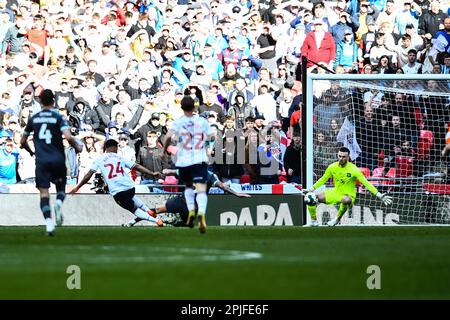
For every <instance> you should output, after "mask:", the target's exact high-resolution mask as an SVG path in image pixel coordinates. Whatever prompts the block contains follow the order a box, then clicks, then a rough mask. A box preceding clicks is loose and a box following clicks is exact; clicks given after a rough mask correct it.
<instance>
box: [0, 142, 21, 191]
mask: <svg viewBox="0 0 450 320" xmlns="http://www.w3.org/2000/svg"><path fill="white" fill-rule="evenodd" d="M13 150H14V143H13V141H12V139H11V138H6V140H5V143H4V145H3V146H2V147H1V148H0V185H1V184H14V183H16V182H17V179H16V168H17V154H14V153H13Z"/></svg>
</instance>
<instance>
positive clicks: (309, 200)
mask: <svg viewBox="0 0 450 320" xmlns="http://www.w3.org/2000/svg"><path fill="white" fill-rule="evenodd" d="M305 203H306V205H308V206H314V205H316V204H317V196H316V194H315V193H314V192H308V193H307V194H305Z"/></svg>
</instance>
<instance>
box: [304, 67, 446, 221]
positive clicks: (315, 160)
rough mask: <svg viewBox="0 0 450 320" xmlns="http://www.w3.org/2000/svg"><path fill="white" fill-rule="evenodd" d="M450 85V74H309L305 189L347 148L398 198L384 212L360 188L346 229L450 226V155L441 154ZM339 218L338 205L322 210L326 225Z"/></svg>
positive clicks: (319, 214) (378, 183) (382, 187)
mask: <svg viewBox="0 0 450 320" xmlns="http://www.w3.org/2000/svg"><path fill="white" fill-rule="evenodd" d="M449 80H450V77H449V76H448V75H426V76H425V75H403V74H402V75H357V76H355V75H327V74H323V75H312V74H311V75H308V82H307V106H308V107H307V122H306V128H307V141H308V144H307V148H308V149H307V167H308V168H307V172H308V177H307V181H308V182H307V186H308V187H309V186H311V185H312V184H313V183H315V182H316V181H317V180H318V179H319V178H320V177H321V176H322V175H323V173H324V171H325V169H326V168H327V166H328V165H329V164H331V163H332V162H335V161H337V156H336V155H337V151H338V149H339V147H341V146H346V147H348V148H349V149H350V151H351V154H350V155H351V160H352V162H353V163H355V164H356V165H357V166H358V167H359V168H360V170H361V171H362V172H363V173H364V175H365V176H366V177H367V178H368V180H369V181H370V182H371V183H373V184H374V185H375V186H376V187H377V188H378V190H379V191H380V192H388V193H389V194H390V195H391V196H392V197H393V200H394V203H393V205H391V206H390V207H386V206H384V205H382V204H381V201H379V200H378V199H377V198H376V197H374V196H373V195H371V194H370V193H369V192H367V190H365V188H364V187H363V186H361V185H357V200H356V202H355V205H354V206H353V207H352V208H350V209H349V211H348V212H347V213H346V214H345V215H344V216H343V218H342V220H341V224H342V225H346V224H347V225H359V224H368V225H372V224H383V225H388V224H450V178H449V176H448V175H447V173H448V172H447V171H448V169H449V167H448V165H449V162H450V158H449V157H447V158H443V157H442V156H441V151H442V149H443V148H444V146H445V143H446V142H445V138H446V134H447V132H448V130H449V129H448V127H449V123H450V81H449ZM449 132H450V131H449ZM325 187H326V188H331V187H333V182H332V181H329V182H328V184H327V186H325ZM336 214H337V206H329V205H324V204H320V205H319V206H318V207H317V218H318V220H319V223H321V224H325V223H326V222H327V221H328V220H329V219H332V218H334V217H335V216H336ZM308 219H309V217H308Z"/></svg>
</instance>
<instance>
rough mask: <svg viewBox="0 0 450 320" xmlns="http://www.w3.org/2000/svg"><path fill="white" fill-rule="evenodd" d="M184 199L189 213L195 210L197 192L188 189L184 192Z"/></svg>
mask: <svg viewBox="0 0 450 320" xmlns="http://www.w3.org/2000/svg"><path fill="white" fill-rule="evenodd" d="M184 197H185V198H186V205H187V207H188V210H189V211H194V210H195V192H194V189H191V188H186V189H185V190H184Z"/></svg>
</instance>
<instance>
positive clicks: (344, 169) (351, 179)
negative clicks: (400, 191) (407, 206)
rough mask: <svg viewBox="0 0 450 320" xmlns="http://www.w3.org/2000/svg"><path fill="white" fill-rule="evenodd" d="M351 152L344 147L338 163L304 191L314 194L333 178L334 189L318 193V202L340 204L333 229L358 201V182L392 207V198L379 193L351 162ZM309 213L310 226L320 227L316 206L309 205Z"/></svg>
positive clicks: (331, 224)
mask: <svg viewBox="0 0 450 320" xmlns="http://www.w3.org/2000/svg"><path fill="white" fill-rule="evenodd" d="M349 155H350V150H349V149H348V148H345V147H342V148H340V149H339V152H338V161H337V162H334V163H332V164H330V165H329V166H328V168H327V169H326V170H325V173H324V175H323V176H322V178H320V179H319V181H317V182H316V183H315V184H314V185H313V187H312V188H310V189H306V190H303V193H304V194H307V193H309V192H313V191H314V190H316V189H317V188H319V187H320V186H322V185H323V184H325V182H327V181H328V179H329V178H331V177H333V181H334V184H335V185H334V188H333V189H328V190H325V191H316V192H315V194H316V196H317V200H318V202H321V203H326V204H338V203H339V204H340V205H339V210H338V214H337V218H336V219H333V220H330V221H329V222H328V226H330V227H332V226H335V225H337V224H339V222H340V220H341V218H342V216H343V215H344V213H345V212H346V211H347V209H348V207H349V206H351V205H353V204H354V203H355V200H356V181H357V180H358V181H359V182H361V183H362V184H363V186H364V187H366V188H367V190H369V191H370V192H371V193H372V194H373V195H375V196H376V197H377V198H378V199H380V200H381V201H382V202H383V203H384V204H385V205H390V204H391V203H392V197H390V196H388V195H386V194H383V193H380V192H378V190H377V188H375V187H374V186H373V185H372V184H371V183H370V182H369V181H367V179H366V178H365V177H364V175H363V174H362V173H361V171H360V170H359V169H358V167H357V166H355V165H354V164H353V163H351V162H349ZM308 211H309V214H310V216H311V224H310V226H318V225H319V223H318V222H317V219H316V204H315V205H309V206H308Z"/></svg>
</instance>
